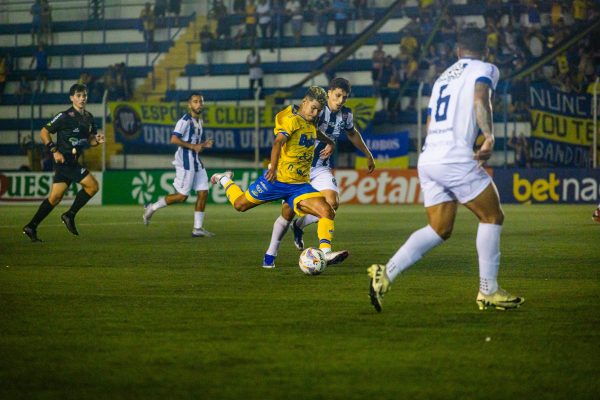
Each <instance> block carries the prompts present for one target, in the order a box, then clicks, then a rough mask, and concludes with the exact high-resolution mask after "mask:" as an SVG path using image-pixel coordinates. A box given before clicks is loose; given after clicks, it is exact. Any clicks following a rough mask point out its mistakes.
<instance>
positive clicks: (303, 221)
mask: <svg viewBox="0 0 600 400" xmlns="http://www.w3.org/2000/svg"><path fill="white" fill-rule="evenodd" d="M315 222H319V218H317V217H315V216H314V215H310V214H308V215H305V216H303V217H300V218H298V219H297V220H296V226H297V227H298V228H300V229H304V227H305V226H307V225H310V224H314V223H315Z"/></svg>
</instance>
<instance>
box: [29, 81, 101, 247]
mask: <svg viewBox="0 0 600 400" xmlns="http://www.w3.org/2000/svg"><path fill="white" fill-rule="evenodd" d="M69 96H70V97H69V98H70V100H71V103H72V105H71V108H69V109H68V110H66V111H63V112H61V113H58V114H57V115H56V116H55V117H54V118H52V120H51V121H50V122H48V123H47V124H46V126H44V127H43V128H42V130H41V132H40V137H41V139H42V142H43V143H44V145H46V147H47V148H48V150H50V152H51V153H52V157H53V158H54V178H53V180H52V188H51V190H50V196H48V198H47V199H46V200H44V201H43V202H42V204H40V207H39V208H38V210H37V212H36V213H35V215H34V216H33V218H32V219H31V221H29V223H28V224H27V225H25V226H24V227H23V233H24V234H25V235H27V237H29V239H31V241H32V242H41V240H40V239H39V238H38V236H37V227H38V225H39V224H40V223H41V222H42V221H43V220H44V218H46V217H47V216H48V214H50V213H51V212H52V210H53V209H54V207H56V205H57V204H58V203H60V201H61V200H62V198H63V195H64V194H65V192H66V190H67V188H68V187H69V186H70V185H71V182H77V183H79V184H80V185H81V186H82V188H81V190H80V191H79V192H77V195H76V196H75V200H74V201H73V204H72V205H71V208H70V209H69V211H67V212H66V213H64V214H62V215H61V217H60V219H61V220H62V222H63V224H65V226H66V228H67V229H68V230H69V232H71V233H72V234H73V235H79V232H78V231H77V227H76V226H75V215H76V214H77V212H78V211H79V210H80V209H81V208H82V207H83V206H84V205H85V204H86V203H87V202H88V201H89V200H90V199H91V198H92V196H94V195H95V194H96V193H97V192H98V181H97V180H96V178H94V176H93V175H91V174H90V171H88V170H87V169H86V168H84V167H82V166H81V165H80V164H79V161H78V160H79V156H80V155H81V154H82V153H83V149H85V148H86V147H88V146H98V145H99V144H102V143H104V135H103V134H101V133H98V131H97V129H96V124H95V123H94V116H93V115H92V114H90V113H89V112H87V111H86V110H85V105H86V103H87V96H88V93H87V87H86V86H85V85H82V84H75V85H73V86H71V89H70V90H69ZM54 133H55V134H56V143H55V142H54V141H53V140H52V136H51V134H54Z"/></svg>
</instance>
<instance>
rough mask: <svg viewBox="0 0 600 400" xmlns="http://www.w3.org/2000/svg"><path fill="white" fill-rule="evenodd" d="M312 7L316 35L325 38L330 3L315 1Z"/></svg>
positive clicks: (327, 0) (324, 0)
mask: <svg viewBox="0 0 600 400" xmlns="http://www.w3.org/2000/svg"><path fill="white" fill-rule="evenodd" d="M314 5H315V20H316V22H317V33H318V34H319V35H320V36H326V35H327V24H329V14H330V13H331V3H330V2H329V0H315V3H314Z"/></svg>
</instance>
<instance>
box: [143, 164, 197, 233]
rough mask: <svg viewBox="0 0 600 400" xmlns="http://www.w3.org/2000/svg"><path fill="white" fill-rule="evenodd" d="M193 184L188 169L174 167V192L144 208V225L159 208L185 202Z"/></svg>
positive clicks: (191, 174)
mask: <svg viewBox="0 0 600 400" xmlns="http://www.w3.org/2000/svg"><path fill="white" fill-rule="evenodd" d="M193 183H194V172H193V171H191V170H189V169H185V168H183V167H179V166H176V167H175V179H174V180H173V187H174V188H175V191H176V192H175V193H171V194H169V195H166V196H163V197H160V198H159V199H158V200H157V201H156V202H155V203H149V204H146V205H145V206H144V213H143V214H142V219H143V221H144V225H146V226H148V225H149V224H150V219H152V216H153V215H154V213H155V212H157V211H158V210H160V209H161V208H164V207H166V206H168V205H171V204H176V203H183V202H184V201H186V200H187V198H188V194H189V193H190V190H191V189H192V185H193Z"/></svg>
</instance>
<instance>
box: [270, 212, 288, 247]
mask: <svg viewBox="0 0 600 400" xmlns="http://www.w3.org/2000/svg"><path fill="white" fill-rule="evenodd" d="M290 224H291V221H288V220H287V219H285V218H283V217H282V216H281V215H280V216H279V218H277V219H276V220H275V223H274V224H273V233H272V234H271V243H270V244H269V248H268V249H267V254H270V255H272V256H276V255H277V251H278V250H279V245H280V244H281V239H283V237H284V236H285V233H286V232H287V230H288V229H289V227H290Z"/></svg>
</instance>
